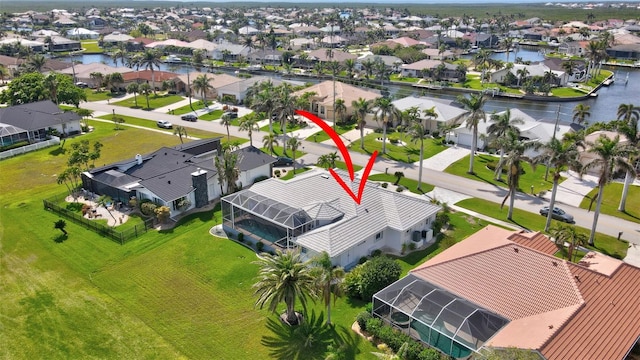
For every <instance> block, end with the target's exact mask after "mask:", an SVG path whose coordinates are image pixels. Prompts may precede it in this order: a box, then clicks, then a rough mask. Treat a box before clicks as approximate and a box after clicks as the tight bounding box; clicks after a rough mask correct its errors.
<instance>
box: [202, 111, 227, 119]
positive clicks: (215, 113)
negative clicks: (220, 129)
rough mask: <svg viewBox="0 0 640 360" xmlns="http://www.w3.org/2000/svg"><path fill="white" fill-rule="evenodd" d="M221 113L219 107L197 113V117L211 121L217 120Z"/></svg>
mask: <svg viewBox="0 0 640 360" xmlns="http://www.w3.org/2000/svg"><path fill="white" fill-rule="evenodd" d="M222 114H224V112H223V111H222V110H220V109H218V110H213V111H210V112H208V113H206V114H204V115H199V116H198V119H200V120H204V121H212V120H218V119H220V118H221V117H222Z"/></svg>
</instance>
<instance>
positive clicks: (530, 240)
mask: <svg viewBox="0 0 640 360" xmlns="http://www.w3.org/2000/svg"><path fill="white" fill-rule="evenodd" d="M509 240H511V241H513V242H515V243H517V244H520V245H524V246H526V247H528V248H530V249H533V250H537V251H540V252H541V253H544V254H548V255H553V254H555V253H556V252H558V247H557V246H556V244H555V243H554V242H553V241H551V240H549V237H548V236H546V235H545V234H542V233H539V232H535V233H525V232H520V233H517V234H513V235H511V236H510V237H509Z"/></svg>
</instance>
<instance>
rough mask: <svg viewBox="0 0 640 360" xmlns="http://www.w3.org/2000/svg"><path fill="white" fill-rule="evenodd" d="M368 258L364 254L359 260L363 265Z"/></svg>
mask: <svg viewBox="0 0 640 360" xmlns="http://www.w3.org/2000/svg"><path fill="white" fill-rule="evenodd" d="M367 260H369V259H368V258H367V257H366V256H363V257H361V258H360V259H359V260H358V264H360V265H362V264H364V263H366V262H367Z"/></svg>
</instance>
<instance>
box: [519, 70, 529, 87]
mask: <svg viewBox="0 0 640 360" xmlns="http://www.w3.org/2000/svg"><path fill="white" fill-rule="evenodd" d="M516 74H517V75H518V86H520V85H522V84H524V80H525V79H526V78H527V76H529V70H527V68H526V67H522V68H520V69H518V70H516Z"/></svg>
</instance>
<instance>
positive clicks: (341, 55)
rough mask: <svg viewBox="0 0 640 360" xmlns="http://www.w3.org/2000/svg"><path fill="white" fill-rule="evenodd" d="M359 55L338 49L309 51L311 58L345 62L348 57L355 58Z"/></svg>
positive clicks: (322, 60)
mask: <svg viewBox="0 0 640 360" xmlns="http://www.w3.org/2000/svg"><path fill="white" fill-rule="evenodd" d="M357 58H358V56H357V55H354V54H351V53H348V52H344V51H342V50H337V49H327V48H321V49H317V50H313V51H311V52H309V59H315V60H317V61H321V62H328V61H337V62H339V63H344V62H345V60H347V59H352V60H355V59H357Z"/></svg>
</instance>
